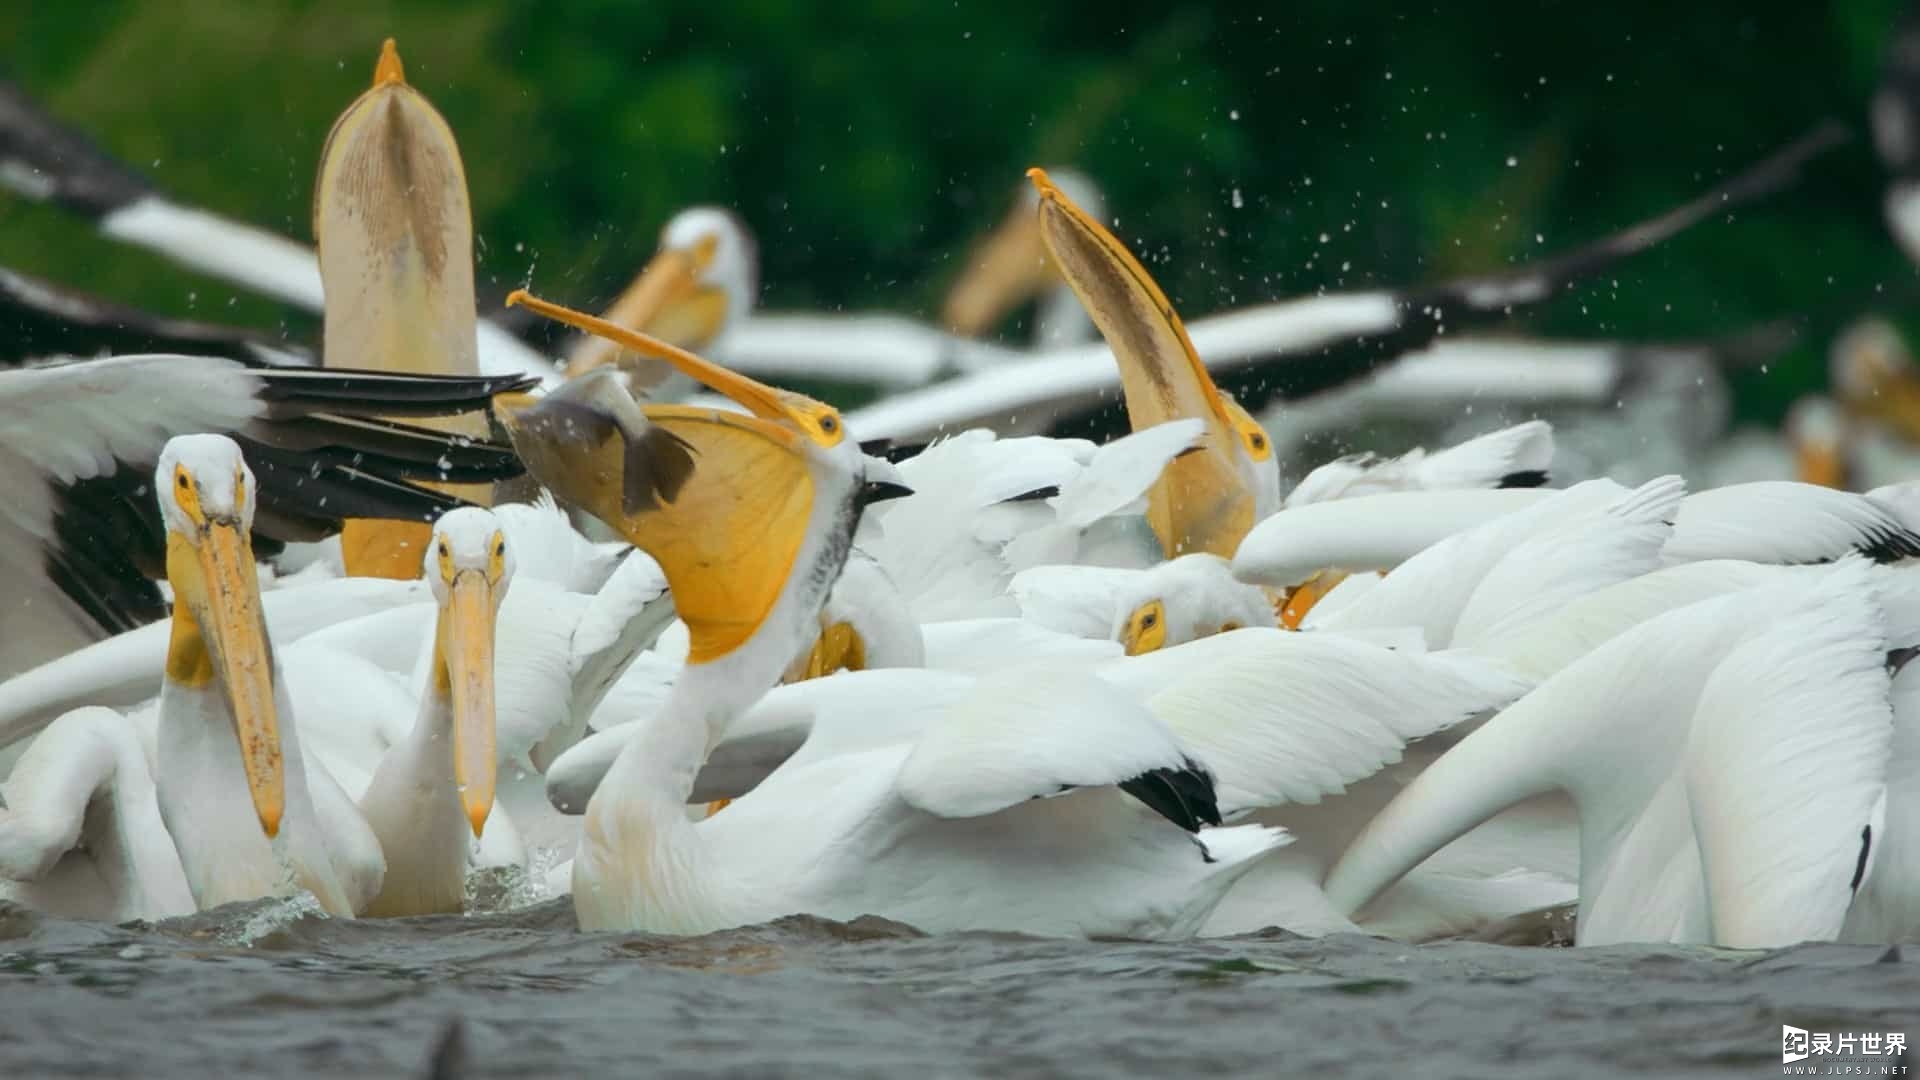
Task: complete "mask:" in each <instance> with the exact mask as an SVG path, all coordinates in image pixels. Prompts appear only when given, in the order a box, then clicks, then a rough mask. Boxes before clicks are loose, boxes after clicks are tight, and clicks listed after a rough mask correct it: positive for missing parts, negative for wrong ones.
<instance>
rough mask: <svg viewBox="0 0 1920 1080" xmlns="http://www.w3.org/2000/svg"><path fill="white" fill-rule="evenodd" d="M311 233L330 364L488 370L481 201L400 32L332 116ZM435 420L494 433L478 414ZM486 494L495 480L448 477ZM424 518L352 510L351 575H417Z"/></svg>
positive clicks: (478, 496) (486, 497) (346, 533)
mask: <svg viewBox="0 0 1920 1080" xmlns="http://www.w3.org/2000/svg"><path fill="white" fill-rule="evenodd" d="M313 237H314V244H315V247H316V249H317V251H318V252H319V258H320V281H321V286H322V291H323V293H324V301H325V302H324V303H323V305H322V308H323V313H324V316H325V326H324V328H323V329H324V334H323V339H322V344H321V352H320V359H321V362H322V363H323V364H326V365H328V366H330V367H332V366H345V365H347V364H354V365H358V366H361V367H369V368H376V369H379V370H384V371H411V372H416V373H421V374H439V375H474V374H478V373H479V371H480V359H479V344H478V341H479V339H478V338H477V337H476V334H477V332H478V331H477V329H476V324H477V322H478V319H477V316H476V314H475V311H474V293H473V212H472V210H471V208H470V207H469V206H468V201H467V174H466V168H465V166H464V165H462V164H461V161H460V147H459V146H458V145H457V144H456V143H455V141H454V137H453V131H452V129H450V128H449V127H448V126H447V122H446V120H445V119H444V118H442V117H441V115H440V113H439V111H438V110H436V109H435V108H434V107H433V104H432V103H431V102H429V101H428V100H427V99H426V97H425V96H424V95H422V94H421V93H420V92H419V91H417V90H415V89H414V88H413V87H411V86H409V85H408V84H407V79H406V73H405V71H404V70H403V68H402V67H401V63H400V52H399V50H398V49H397V48H396V47H395V46H394V42H393V39H392V38H388V39H387V40H386V43H385V44H384V45H382V46H381V48H380V59H379V61H378V62H377V63H376V64H375V65H374V71H373V85H372V87H370V88H369V89H368V90H367V91H366V92H365V93H363V94H361V95H360V96H359V97H358V98H356V99H354V101H353V103H352V104H350V105H348V106H347V108H346V111H344V112H342V113H341V114H340V117H339V119H337V120H335V121H334V124H333V129H332V130H331V131H329V132H328V133H327V141H326V145H325V147H324V148H323V149H322V150H321V151H320V168H319V175H318V176H317V177H316V178H315V180H314V184H313ZM434 426H436V427H440V428H442V429H444V430H446V431H449V432H453V433H457V434H460V435H465V436H468V437H483V436H485V435H486V434H487V423H486V419H485V418H484V417H474V416H451V417H447V418H445V419H443V420H439V421H436V422H434ZM450 493H452V494H458V495H461V496H464V497H466V498H469V499H474V500H476V501H478V502H481V503H489V502H492V501H493V499H492V489H491V488H490V487H487V486H473V487H465V488H455V489H451V491H450ZM427 530H428V527H427V525H426V524H425V523H424V522H419V521H409V522H400V521H390V520H388V521H369V520H354V521H349V522H348V523H347V525H346V527H345V528H344V529H343V530H342V531H341V536H340V548H341V558H342V562H343V563H344V565H345V568H346V571H347V573H349V574H353V575H367V576H374V577H392V578H401V579H405V578H411V577H414V576H416V575H417V574H418V573H419V572H420V565H421V557H422V555H423V553H424V552H425V551H426V542H427Z"/></svg>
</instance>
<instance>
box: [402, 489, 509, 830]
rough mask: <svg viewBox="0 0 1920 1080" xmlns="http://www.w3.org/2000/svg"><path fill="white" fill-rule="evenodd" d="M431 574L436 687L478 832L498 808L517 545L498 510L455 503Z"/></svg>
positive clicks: (438, 529)
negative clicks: (501, 672) (501, 708)
mask: <svg viewBox="0 0 1920 1080" xmlns="http://www.w3.org/2000/svg"><path fill="white" fill-rule="evenodd" d="M424 574H425V577H426V579H427V582H428V584H429V585H430V586H431V587H432V589H433V596H434V599H435V600H436V601H438V602H439V604H440V620H439V625H438V629H437V630H436V631H435V634H434V642H433V669H432V679H433V682H432V686H431V688H430V690H429V692H430V693H433V694H437V695H442V696H443V700H445V699H450V700H451V705H452V711H453V775H454V784H455V786H456V787H457V788H458V789H459V792H460V804H461V807H462V809H464V810H465V811H466V813H467V820H468V821H470V822H472V823H473V835H475V836H479V835H480V831H481V829H482V828H483V827H484V826H485V825H486V823H487V815H488V814H490V813H492V812H493V789H494V767H495V761H494V746H493V738H494V728H493V701H494V698H493V640H494V633H493V632H494V619H495V617H496V616H497V615H498V614H499V611H500V601H501V600H502V599H503V598H505V596H506V595H507V585H508V583H509V582H511V581H512V580H513V548H512V546H511V545H509V544H508V543H507V534H506V532H505V531H504V530H503V529H502V528H501V527H500V522H499V521H498V520H496V519H495V518H494V516H493V514H492V513H491V512H489V511H487V510H482V509H480V508H479V507H473V506H465V507H461V508H459V509H457V510H450V511H448V512H447V513H446V514H444V515H442V516H441V518H440V520H439V522H438V523H436V524H435V525H434V527H433V540H432V542H431V543H430V544H429V545H428V547H427V557H426V566H425V570H424Z"/></svg>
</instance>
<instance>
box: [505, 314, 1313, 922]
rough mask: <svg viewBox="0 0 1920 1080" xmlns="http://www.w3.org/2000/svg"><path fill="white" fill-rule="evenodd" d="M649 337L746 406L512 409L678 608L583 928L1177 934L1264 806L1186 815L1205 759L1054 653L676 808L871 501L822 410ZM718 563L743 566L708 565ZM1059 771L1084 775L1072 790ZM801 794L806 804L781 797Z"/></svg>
mask: <svg viewBox="0 0 1920 1080" xmlns="http://www.w3.org/2000/svg"><path fill="white" fill-rule="evenodd" d="M529 304H530V306H533V307H534V309H535V310H537V311H542V313H547V312H549V311H552V312H554V313H555V314H556V315H559V316H562V317H564V318H565V321H567V322H569V323H570V324H572V325H575V326H579V327H582V328H585V329H591V330H593V331H595V332H609V333H610V336H614V338H615V340H617V341H620V342H621V343H623V344H629V343H631V344H634V345H638V346H640V347H648V345H647V343H646V341H645V339H643V338H641V337H639V336H637V335H629V334H619V333H618V332H617V329H618V328H614V327H609V326H607V325H606V324H603V323H601V322H599V321H598V320H592V319H587V318H583V317H579V316H575V315H571V314H567V313H564V312H562V311H560V310H559V309H553V308H551V307H550V306H549V305H544V304H539V303H538V302H532V301H529ZM651 351H653V352H655V354H656V355H661V356H664V357H666V358H668V359H669V360H670V361H671V362H673V363H674V364H675V366H676V367H678V368H680V369H681V370H683V371H685V372H686V373H687V374H689V375H693V376H694V377H696V378H698V379H699V380H700V381H701V382H703V383H705V384H706V385H708V386H710V387H713V388H715V389H717V390H720V391H721V392H723V393H727V394H728V395H729V396H731V397H734V398H735V399H736V400H738V401H740V403H741V404H743V405H745V406H747V407H748V408H749V409H750V410H751V412H752V414H753V415H749V416H742V415H739V414H737V413H732V412H720V411H711V410H703V409H692V408H685V407H653V408H649V409H647V410H645V412H644V414H643V413H642V412H641V411H640V410H639V409H637V408H636V407H635V406H633V404H632V402H631V399H628V400H627V401H626V402H624V403H622V402H620V401H619V400H617V399H611V398H610V397H609V395H610V394H611V393H615V392H618V387H617V386H615V385H614V384H610V383H608V382H606V381H605V380H601V381H600V382H599V384H598V385H597V386H594V385H587V386H569V387H567V388H565V389H563V390H561V391H558V392H557V393H556V395H555V396H552V397H550V398H549V399H548V400H547V401H545V402H542V403H541V404H539V405H536V406H534V407H532V408H530V409H528V410H526V411H525V412H523V413H520V414H518V415H517V416H516V417H514V418H513V419H512V420H511V421H510V426H511V428H512V430H513V433H514V438H515V442H516V445H517V446H519V447H520V448H521V452H522V454H523V456H524V457H525V458H526V459H527V460H528V462H529V463H530V465H532V467H533V468H534V469H535V471H536V475H539V476H541V477H542V479H543V480H545V481H546V482H547V483H548V484H549V486H551V487H553V488H554V489H555V490H556V492H558V493H559V494H561V495H562V496H563V497H566V498H568V499H570V500H571V501H573V502H575V503H576V504H578V505H582V506H585V507H588V508H589V509H591V510H592V511H593V512H594V513H595V514H596V515H597V516H599V517H601V518H602V519H603V520H607V521H608V522H609V523H610V524H616V525H617V526H618V528H619V531H620V532H621V533H622V534H623V535H626V536H627V537H628V538H630V539H632V540H634V541H635V543H636V546H638V547H639V548H640V549H641V550H643V551H646V552H648V553H649V554H651V555H653V557H654V558H655V560H656V561H657V562H659V564H660V567H661V569H662V571H663V572H664V573H665V574H666V577H667V580H668V582H669V584H670V586H671V588H672V591H673V595H674V598H675V606H676V607H677V608H678V610H679V612H680V617H681V620H682V621H683V622H684V623H685V624H686V626H687V630H688V637H689V649H688V656H687V663H686V665H685V667H683V668H682V669H681V671H680V673H679V675H678V676H677V678H676V680H675V682H674V686H673V689H672V691H671V694H670V696H669V698H668V700H667V704H666V705H665V706H664V707H663V708H662V709H661V711H660V712H659V713H657V714H656V715H654V716H652V717H649V718H646V719H643V720H641V721H639V722H638V723H637V724H635V725H634V727H635V728H636V730H634V731H633V732H632V733H631V735H630V736H629V741H628V742H627V745H626V747H625V748H624V749H623V750H622V751H621V752H620V754H619V755H618V757H616V759H615V760H614V762H613V765H612V767H611V769H610V771H609V772H608V774H607V776H606V778H605V781H604V783H602V784H601V785H600V788H599V789H598V790H597V791H596V792H595V794H594V796H593V798H592V800H591V801H590V802H589V804H588V807H587V813H586V820H585V826H584V831H583V834H582V838H581V844H580V849H579V853H578V854H577V855H576V857H575V860H574V864H573V895H574V905H575V910H576V912H577V913H578V915H579V917H580V922H581V925H582V926H583V927H590V928H612V927H625V928H646V929H653V930H666V931H672V932H682V933H697V932H703V931H706V930H711V929H718V928H722V927H726V926H735V925H741V924H743V923H750V922H758V921H762V920H764V919H767V918H771V917H774V916H777V915H781V914H787V913H791V912H796V911H811V912H815V913H819V914H823V915H827V916H829V917H837V918H847V917H851V916H852V915H854V914H857V913H860V912H877V913H880V914H884V915H888V916H890V917H894V918H902V919H907V920H910V921H913V922H915V923H916V924H918V925H922V926H926V927H928V928H931V929H950V928H966V927H982V928H1003V929H1024V930H1032V931H1040V932H1050V933H1068V934H1093V933H1130V934H1136V935H1179V934H1184V933H1189V932H1191V930H1192V929H1193V928H1195V927H1197V925H1198V922H1199V920H1200V919H1201V918H1204V916H1205V913H1206V911H1207V910H1208V909H1209V908H1210V907H1211V906H1212V901H1213V900H1214V899H1217V897H1218V895H1219V893H1220V891H1221V890H1223V889H1224V888H1225V886H1226V885H1227V884H1228V883H1229V882H1230V881H1231V880H1232V878H1233V877H1234V876H1235V875H1236V873H1238V872H1241V871H1243V870H1244V869H1245V868H1246V867H1247V866H1249V865H1251V860H1252V859H1253V858H1254V857H1256V856H1257V855H1259V854H1261V853H1263V852H1265V851H1266V850H1268V849H1270V848H1271V847H1272V846H1274V845H1276V844H1277V843H1279V842H1280V841H1281V837H1280V836H1279V835H1277V834H1275V833H1273V832H1271V831H1269V830H1266V829H1263V828H1259V827H1241V828H1236V829H1225V830H1201V826H1202V825H1203V824H1208V823H1216V822H1217V815H1216V814H1214V813H1213V812H1212V810H1211V808H1210V805H1209V804H1210V802H1211V797H1210V795H1209V789H1210V782H1209V781H1208V780H1207V779H1206V777H1205V774H1204V773H1203V772H1201V771H1199V770H1197V769H1195V768H1194V767H1193V766H1192V765H1191V763H1190V762H1187V761H1186V760H1185V758H1184V756H1183V755H1181V754H1180V752H1179V750H1178V748H1177V747H1176V746H1175V745H1174V744H1173V742H1172V740H1171V739H1170V738H1169V737H1168V736H1167V735H1166V734H1165V732H1164V731H1163V730H1161V729H1160V728H1159V727H1158V725H1157V724H1156V723H1154V722H1153V720H1152V718H1151V716H1150V715H1148V714H1145V713H1144V712H1143V711H1141V710H1139V708H1138V706H1137V705H1134V706H1131V707H1129V703H1127V702H1126V701H1125V699H1124V698H1120V699H1119V700H1118V702H1116V700H1115V699H1116V698H1117V697H1118V695H1116V694H1115V693H1114V691H1113V690H1111V689H1110V688H1107V687H1105V686H1104V685H1103V684H1101V683H1099V682H1097V681H1095V680H1091V679H1089V678H1087V677H1084V676H1074V675H1071V674H1066V673H1054V672H1026V673H1022V675H1021V676H1020V677H1017V678H1015V677H1005V678H1003V680H1002V682H1000V683H998V684H996V685H994V686H993V687H991V688H989V689H988V690H984V691H982V692H981V693H980V694H979V695H978V697H977V698H975V699H973V700H972V703H971V705H970V706H962V707H959V708H956V709H955V710H954V711H953V712H951V713H950V714H948V715H947V716H946V717H945V719H944V720H943V722H942V723H941V724H940V725H938V726H937V727H935V728H933V729H931V730H929V731H928V732H927V733H925V735H923V736H922V738H921V739H919V740H917V741H916V742H915V743H914V744H913V745H912V746H910V747H902V746H889V747H885V748H882V749H880V750H877V751H875V752H874V753H873V754H871V755H850V756H840V757H836V758H833V759H831V760H829V761H827V762H823V763H822V765H821V766H820V768H821V769H822V770H825V771H824V772H820V773H815V772H813V771H811V770H809V771H808V772H807V773H806V774H797V773H795V772H792V771H790V772H788V773H785V774H783V775H786V776H788V777H790V778H791V777H795V776H797V775H798V776H803V778H801V779H795V780H793V781H792V783H793V784H794V785H795V786H793V787H787V786H786V785H781V784H763V785H762V786H761V787H759V788H757V789H756V790H755V791H754V792H752V793H750V794H749V795H748V796H747V797H746V798H744V799H741V800H739V801H737V802H735V803H734V804H733V805H732V806H730V807H728V809H727V810H726V812H724V813H722V814H719V815H717V816H714V817H710V818H707V819H705V820H702V821H700V822H697V823H696V822H692V821H689V820H688V816H687V813H686V811H685V804H686V802H687V801H688V799H689V797H690V796H691V795H692V794H693V783H694V777H695V774H696V772H697V771H698V769H699V766H700V765H701V763H702V762H703V761H704V760H705V758H706V756H707V751H708V748H709V746H710V745H712V743H713V742H715V741H716V740H717V739H718V738H719V736H720V735H721V734H722V733H723V732H724V731H725V730H726V728H727V726H728V724H729V723H730V721H731V720H732V718H733V717H734V716H735V715H736V714H738V713H739V712H740V711H742V710H744V709H745V708H746V707H747V706H748V705H750V704H751V703H752V702H753V701H754V700H756V699H758V698H759V697H760V696H761V695H762V694H764V693H765V692H766V691H767V690H768V688H770V687H771V686H772V685H773V683H774V681H775V679H777V678H778V676H779V675H780V673H781V672H782V671H783V670H784V669H785V668H786V667H787V666H788V664H789V662H790V661H791V659H792V658H793V657H794V656H795V655H797V654H798V653H799V652H800V650H801V649H802V647H804V646H805V645H806V644H807V643H808V642H809V641H811V640H812V639H813V637H814V636H815V635H816V634H817V633H818V617H819V612H820V610H821V607H822V605H823V604H824V603H825V601H826V597H827V593H828V590H829V589H830V587H831V584H832V581H833V579H834V577H835V576H836V575H837V573H838V571H839V569H840V564H841V562H842V561H843V560H844V559H845V556H846V551H847V548H848V545H849V543H850V541H851V537H852V533H853V529H854V527H855V525H856V523H857V521H858V518H859V514H860V510H861V508H862V507H861V504H862V496H863V492H864V488H865V480H864V477H863V472H864V469H865V458H864V456H863V455H862V454H861V453H860V452H859V448H858V446H857V444H855V443H853V442H851V441H850V440H847V439H846V437H845V430H844V424H843V422H842V421H841V420H840V418H839V415H838V414H837V413H836V412H834V411H833V410H832V409H830V408H828V407H826V406H824V405H821V404H819V403H818V402H814V401H811V400H810V399H807V398H803V397H800V396H798V395H795V394H790V393H785V392H781V391H776V390H771V389H769V388H767V387H764V386H762V385H760V384H758V383H755V382H753V381H752V380H750V379H746V378H744V377H742V376H740V375H737V374H735V373H732V372H729V371H726V370H724V369H720V368H716V367H713V366H712V365H709V364H707V363H706V362H704V361H701V360H699V359H698V358H697V357H693V356H691V355H690V354H686V353H684V352H681V351H679V350H671V349H664V348H661V347H659V346H657V345H655V346H651ZM584 463H590V466H586V467H583V464H584ZM715 565H726V566H729V567H731V568H733V569H732V571H731V572H730V573H729V574H727V575H725V576H724V579H722V580H715V575H713V574H712V573H711V572H710V571H709V570H708V569H707V568H709V567H712V566H715ZM1041 715H1045V716H1048V717H1049V718H1050V719H1049V720H1048V721H1047V722H1046V723H1045V724H1041V723H1039V722H1038V721H1039V717H1040V716H1041ZM1095 732H1098V734H1097V735H1095V734H1094V733H1095ZM1036 736H1038V737H1036ZM1114 787H1125V788H1127V789H1129V790H1131V791H1134V792H1136V793H1138V795H1139V797H1140V798H1141V799H1142V800H1143V801H1145V802H1147V804H1148V805H1150V806H1153V807H1154V808H1155V809H1156V810H1158V811H1160V812H1162V813H1163V814H1164V815H1165V816H1167V817H1169V818H1170V819H1172V820H1173V821H1174V822H1175V823H1176V824H1177V825H1179V826H1180V828H1175V827H1174V826H1172V825H1169V824H1168V823H1167V822H1165V821H1160V820H1157V819H1156V818H1154V817H1153V815H1151V814H1149V813H1147V811H1146V810H1145V809H1143V808H1138V807H1134V806H1132V805H1130V804H1128V803H1126V801H1125V800H1124V798H1123V797H1122V796H1121V795H1120V793H1119V792H1116V791H1112V790H1110V789H1111V788H1114ZM1071 788H1091V789H1094V790H1089V791H1066V792H1065V793H1064V794H1062V791H1063V789H1071ZM802 793H804V798H805V805H807V806H808V808H809V809H808V812H807V813H806V814H804V815H795V814H794V813H793V812H792V810H791V806H792V805H793V800H794V799H795V797H796V796H800V795H801V794H802ZM1041 795H1055V796H1057V797H1056V798H1051V799H1039V800H1036V799H1035V798H1034V797H1035V796H1041ZM1183 829H1184V830H1185V831H1183ZM1194 830H1201V831H1200V832H1199V835H1198V837H1197V838H1196V837H1191V836H1189V835H1187V833H1188V832H1192V831H1194ZM1209 860H1212V861H1209ZM954 875H960V877H958V878H954V880H960V879H961V878H964V879H965V880H966V881H967V882H968V892H969V894H970V895H969V898H968V899H967V900H966V901H965V902H959V903H956V902H955V895H954V892H953V890H952V889H949V888H939V887H929V886H930V884H931V883H932V882H935V881H939V880H946V879H948V878H950V877H953V876H954ZM983 890H991V891H990V893H988V895H989V896H990V897H991V899H988V900H985V901H983V900H982V891H983Z"/></svg>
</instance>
